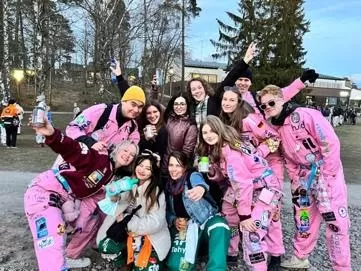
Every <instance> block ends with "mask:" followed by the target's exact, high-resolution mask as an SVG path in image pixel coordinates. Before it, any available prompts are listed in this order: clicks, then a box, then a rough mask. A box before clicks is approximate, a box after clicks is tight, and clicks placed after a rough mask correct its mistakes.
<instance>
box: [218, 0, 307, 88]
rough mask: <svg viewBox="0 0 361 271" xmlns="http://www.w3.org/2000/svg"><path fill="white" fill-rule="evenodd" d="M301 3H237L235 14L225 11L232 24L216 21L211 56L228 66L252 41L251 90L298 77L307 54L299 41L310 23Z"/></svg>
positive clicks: (255, 0)
mask: <svg viewBox="0 0 361 271" xmlns="http://www.w3.org/2000/svg"><path fill="white" fill-rule="evenodd" d="M303 4H304V0H289V1H284V0H268V1H264V0H240V1H239V4H238V5H239V8H238V13H239V14H238V15H236V14H234V13H231V12H227V14H228V16H229V17H230V18H231V20H232V21H233V23H234V24H233V25H228V24H225V23H223V22H222V21H220V20H217V21H218V24H219V27H220V30H219V40H218V41H214V40H211V42H212V44H213V45H214V46H215V47H216V50H217V53H216V54H214V55H213V57H215V58H222V57H225V56H226V57H228V61H229V66H231V65H232V64H233V63H234V62H237V61H239V59H240V58H241V57H242V56H243V54H244V52H245V50H246V48H247V46H248V45H249V44H250V43H251V42H252V41H255V42H257V43H258V48H259V54H258V55H257V57H256V58H255V60H254V62H253V63H254V67H255V69H254V70H253V74H254V79H255V80H254V82H253V88H254V89H259V88H261V87H263V86H265V85H267V84H271V83H272V84H276V85H279V86H285V85H287V84H288V83H290V81H291V80H293V79H294V78H295V77H297V76H299V75H300V73H301V71H302V70H301V68H302V65H303V64H304V56H305V54H306V51H305V50H304V48H303V47H302V40H303V35H304V34H305V33H306V32H308V28H309V22H308V21H306V20H305V18H304V16H305V15H304V10H303V7H302V6H303Z"/></svg>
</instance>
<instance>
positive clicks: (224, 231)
mask: <svg viewBox="0 0 361 271" xmlns="http://www.w3.org/2000/svg"><path fill="white" fill-rule="evenodd" d="M230 237H231V231H230V228H229V226H228V224H227V221H226V220H225V218H224V217H222V216H218V215H217V216H214V217H212V218H211V219H209V220H208V221H207V223H206V225H205V227H204V230H203V232H202V236H201V239H203V240H204V239H205V240H206V241H208V263H207V270H208V271H218V270H227V252H228V248H229V243H230ZM201 249H202V248H201Z"/></svg>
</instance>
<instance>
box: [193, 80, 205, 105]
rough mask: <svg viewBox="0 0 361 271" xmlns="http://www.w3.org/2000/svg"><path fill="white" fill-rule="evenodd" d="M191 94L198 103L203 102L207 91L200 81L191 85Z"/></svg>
mask: <svg viewBox="0 0 361 271" xmlns="http://www.w3.org/2000/svg"><path fill="white" fill-rule="evenodd" d="M190 89H191V94H192V97H193V99H194V100H196V102H202V101H204V99H205V98H206V91H205V89H204V87H203V85H202V83H201V82H200V81H192V82H191V83H190Z"/></svg>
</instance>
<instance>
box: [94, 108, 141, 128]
mask: <svg viewBox="0 0 361 271" xmlns="http://www.w3.org/2000/svg"><path fill="white" fill-rule="evenodd" d="M112 109H113V104H107V107H106V108H105V109H104V111H103V113H102V115H101V116H100V118H99V119H98V122H97V125H95V128H94V131H97V130H100V129H103V128H104V126H105V124H107V122H108V120H109V116H110V113H111V112H112ZM131 121H132V126H131V127H130V131H129V134H132V133H133V132H134V131H135V128H136V127H137V125H136V123H135V121H134V120H131Z"/></svg>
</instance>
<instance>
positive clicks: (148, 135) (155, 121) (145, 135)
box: [138, 100, 168, 162]
mask: <svg viewBox="0 0 361 271" xmlns="http://www.w3.org/2000/svg"><path fill="white" fill-rule="evenodd" d="M138 123H139V130H140V134H141V136H140V141H139V149H140V151H141V152H142V151H143V150H145V149H148V150H151V151H152V152H154V153H157V154H159V156H160V157H161V162H162V160H163V157H164V154H165V151H166V146H167V144H168V131H167V128H166V127H165V124H164V111H163V108H162V105H161V104H160V103H158V102H157V101H154V100H150V101H149V102H147V103H146V104H145V106H144V109H143V111H142V113H141V115H140V117H139V120H138Z"/></svg>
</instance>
